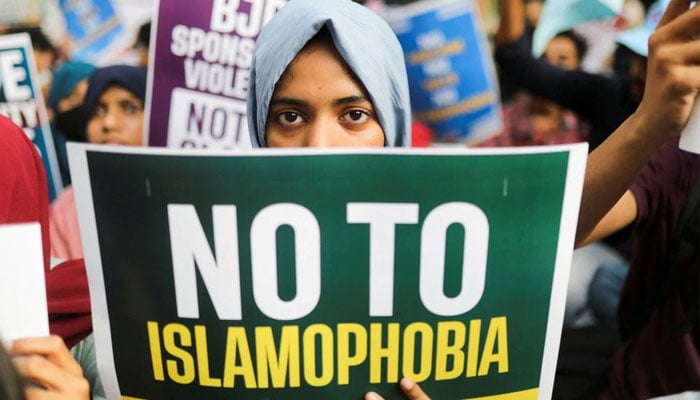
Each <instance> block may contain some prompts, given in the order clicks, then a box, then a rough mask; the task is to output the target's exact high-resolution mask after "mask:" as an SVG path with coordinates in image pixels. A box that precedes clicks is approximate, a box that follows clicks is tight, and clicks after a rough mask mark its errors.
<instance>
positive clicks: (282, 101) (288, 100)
mask: <svg viewBox="0 0 700 400" xmlns="http://www.w3.org/2000/svg"><path fill="white" fill-rule="evenodd" d="M276 105H285V106H298V107H307V106H308V105H309V103H308V102H306V101H304V100H299V99H295V98H292V97H273V98H272V100H270V106H276Z"/></svg>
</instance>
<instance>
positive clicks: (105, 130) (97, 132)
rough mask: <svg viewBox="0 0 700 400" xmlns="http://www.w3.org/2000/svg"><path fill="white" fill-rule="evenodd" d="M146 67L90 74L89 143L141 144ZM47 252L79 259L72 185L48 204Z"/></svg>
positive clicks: (122, 67) (85, 126)
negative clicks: (49, 208)
mask: <svg viewBox="0 0 700 400" xmlns="http://www.w3.org/2000/svg"><path fill="white" fill-rule="evenodd" d="M145 96H146V68H144V67H135V66H129V65H113V66H109V67H105V68H99V69H97V70H96V71H95V72H94V73H93V74H92V76H90V78H89V80H88V84H87V92H86V94H85V100H84V103H83V105H82V117H83V118H82V131H84V132H85V137H86V139H87V141H88V142H89V143H98V144H118V145H123V146H141V145H142V144H143V111H144V110H143V108H144V99H145ZM49 226H50V231H51V255H52V256H53V257H57V258H61V259H66V260H70V259H78V258H83V248H82V244H81V242H80V229H79V227H78V216H77V211H76V208H75V195H74V193H73V188H72V186H69V187H67V188H66V189H65V190H64V191H63V192H62V193H61V195H60V196H59V197H58V198H56V200H54V202H53V203H52V204H51V212H50V221H49Z"/></svg>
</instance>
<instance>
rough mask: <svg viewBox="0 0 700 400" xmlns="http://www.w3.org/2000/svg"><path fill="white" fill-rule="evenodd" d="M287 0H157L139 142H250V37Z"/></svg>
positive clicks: (211, 145) (201, 145) (206, 144)
mask: <svg viewBox="0 0 700 400" xmlns="http://www.w3.org/2000/svg"><path fill="white" fill-rule="evenodd" d="M286 3H287V0H208V1H199V2H197V3H196V4H197V6H196V7H193V3H192V2H191V1H189V0H160V1H158V4H157V8H156V9H157V10H158V14H157V18H156V20H155V21H154V25H153V28H152V29H153V35H152V36H153V38H152V39H151V54H150V57H151V65H152V68H151V70H150V71H149V83H148V92H147V98H146V103H147V107H146V109H147V110H149V111H148V115H147V118H146V129H145V131H146V138H145V142H146V143H148V145H149V146H167V147H177V148H210V149H212V148H215V149H234V148H250V140H249V138H248V125H247V121H246V96H247V92H248V80H249V77H250V67H251V62H252V58H253V48H254V47H255V40H256V39H257V37H258V34H259V33H260V30H261V29H262V27H263V25H264V24H265V23H266V22H267V21H269V20H270V18H272V17H273V16H274V15H275V13H276V12H277V11H278V10H279V9H280V8H282V6H284V5H285V4H286Z"/></svg>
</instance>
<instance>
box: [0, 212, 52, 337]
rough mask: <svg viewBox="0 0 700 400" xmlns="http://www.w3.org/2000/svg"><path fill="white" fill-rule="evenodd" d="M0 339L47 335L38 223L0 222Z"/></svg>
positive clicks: (46, 312) (44, 286)
mask: <svg viewBox="0 0 700 400" xmlns="http://www.w3.org/2000/svg"><path fill="white" fill-rule="evenodd" d="M0 303H2V304H3V307H0V339H2V340H3V341H10V340H14V339H19V338H23V337H34V336H47V335H48V334H49V313H48V311H47V305H46V284H45V283H44V258H43V250H42V244H41V227H40V226H39V223H38V222H37V223H27V224H9V225H0Z"/></svg>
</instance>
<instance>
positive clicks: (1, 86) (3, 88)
mask: <svg viewBox="0 0 700 400" xmlns="http://www.w3.org/2000/svg"><path fill="white" fill-rule="evenodd" d="M0 114H2V115H4V116H6V117H7V118H9V119H11V120H12V122H14V123H15V124H17V126H19V127H20V128H22V129H24V132H25V133H26V134H27V136H28V137H29V139H31V141H32V142H33V143H34V145H35V146H36V149H37V152H39V155H40V156H41V159H42V161H43V163H44V168H45V169H46V177H47V180H48V183H49V196H50V198H52V199H53V198H55V197H56V195H57V194H58V193H60V191H61V190H62V188H63V184H62V183H61V176H60V173H59V171H58V163H57V161H56V149H55V147H54V145H53V138H52V136H51V128H50V126H49V118H48V116H47V114H46V108H45V106H44V99H43V96H42V94H41V86H40V85H39V80H38V79H37V73H36V64H35V62H34V53H33V52H32V43H31V40H30V39H29V35H28V34H25V33H22V34H15V35H7V36H0ZM0 136H2V133H0Z"/></svg>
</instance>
